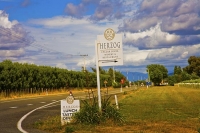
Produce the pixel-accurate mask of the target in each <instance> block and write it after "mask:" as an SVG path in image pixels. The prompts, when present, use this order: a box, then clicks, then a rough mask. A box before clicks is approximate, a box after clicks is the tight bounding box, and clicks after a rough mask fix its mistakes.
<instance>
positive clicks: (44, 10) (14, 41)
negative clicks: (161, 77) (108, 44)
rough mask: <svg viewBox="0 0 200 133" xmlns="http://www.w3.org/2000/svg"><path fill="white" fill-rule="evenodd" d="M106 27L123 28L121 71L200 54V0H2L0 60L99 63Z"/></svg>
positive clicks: (181, 62) (69, 65)
mask: <svg viewBox="0 0 200 133" xmlns="http://www.w3.org/2000/svg"><path fill="white" fill-rule="evenodd" d="M107 28H112V29H113V30H114V31H115V32H116V33H118V34H122V41H123V61H124V65H123V66H115V69H116V70H118V71H128V72H144V73H146V66H147V65H149V64H162V65H164V66H165V67H166V68H167V69H168V71H169V72H173V68H174V66H175V65H178V66H181V67H185V66H187V65H188V63H187V59H188V58H189V57H190V56H193V55H194V56H200V0H0V61H3V60H5V59H10V60H12V61H14V62H15V61H17V62H21V63H34V64H36V65H48V66H53V67H55V66H56V67H60V68H66V69H69V70H78V71H79V70H81V67H82V66H83V65H84V64H85V65H86V68H87V69H90V68H91V67H94V68H95V40H96V39H97V35H103V34H104V31H105V30H106V29H107ZM84 55H88V56H84ZM111 67H112V66H111Z"/></svg>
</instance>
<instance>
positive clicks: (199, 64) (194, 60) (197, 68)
mask: <svg viewBox="0 0 200 133" xmlns="http://www.w3.org/2000/svg"><path fill="white" fill-rule="evenodd" d="M188 64H189V65H188V66H186V67H185V68H184V70H185V71H186V72H187V73H189V74H195V75H197V76H199V77H200V57H196V56H190V58H189V59H188Z"/></svg>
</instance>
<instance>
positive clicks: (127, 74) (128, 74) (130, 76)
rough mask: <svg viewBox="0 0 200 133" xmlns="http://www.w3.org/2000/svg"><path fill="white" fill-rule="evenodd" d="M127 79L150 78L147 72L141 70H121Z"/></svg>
mask: <svg viewBox="0 0 200 133" xmlns="http://www.w3.org/2000/svg"><path fill="white" fill-rule="evenodd" d="M121 73H122V74H123V75H124V76H125V77H126V79H127V80H129V81H137V80H146V79H148V74H147V73H140V72H121Z"/></svg>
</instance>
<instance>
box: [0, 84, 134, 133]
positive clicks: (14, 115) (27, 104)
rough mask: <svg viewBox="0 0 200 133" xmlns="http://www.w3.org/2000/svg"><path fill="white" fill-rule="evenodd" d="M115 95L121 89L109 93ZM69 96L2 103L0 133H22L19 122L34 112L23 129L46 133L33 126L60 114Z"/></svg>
mask: <svg viewBox="0 0 200 133" xmlns="http://www.w3.org/2000/svg"><path fill="white" fill-rule="evenodd" d="M130 90H131V89H130V88H127V89H123V91H130ZM105 91H106V90H104V92H105ZM104 92H102V93H101V94H103V93H104ZM114 93H121V92H120V90H119V89H115V90H114V91H109V94H114ZM95 94H96V92H95ZM74 95H75V98H76V99H83V98H85V97H86V94H85V92H83V91H80V92H77V93H75V94H74ZM96 95H97V94H96ZM67 96H68V94H57V95H47V96H40V97H33V98H25V99H16V100H6V101H0V133H20V131H19V130H18V128H17V123H18V121H19V120H20V119H21V118H22V117H23V116H24V115H26V114H27V113H29V112H30V111H33V110H34V111H33V112H32V113H30V115H28V116H27V117H26V118H25V119H24V120H23V121H22V124H21V127H22V128H23V130H25V131H27V132H28V133H44V132H43V131H38V130H37V129H33V126H32V124H33V123H34V122H35V121H37V120H39V119H42V118H44V117H48V116H52V115H56V114H60V100H63V99H65V98H66V97H67ZM50 103H53V104H50ZM47 104H50V105H49V106H48V107H46V108H41V109H37V108H39V107H42V106H44V105H47Z"/></svg>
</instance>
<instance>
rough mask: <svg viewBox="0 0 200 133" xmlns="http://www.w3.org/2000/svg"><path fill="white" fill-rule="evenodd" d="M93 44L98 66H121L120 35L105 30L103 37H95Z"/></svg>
mask: <svg viewBox="0 0 200 133" xmlns="http://www.w3.org/2000/svg"><path fill="white" fill-rule="evenodd" d="M95 43H96V44H95V45H96V46H97V51H96V52H97V55H98V61H99V66H116V65H123V47H122V35H121V34H115V33H114V31H113V30H112V29H107V30H106V31H105V33H104V35H98V36H97V41H95Z"/></svg>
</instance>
